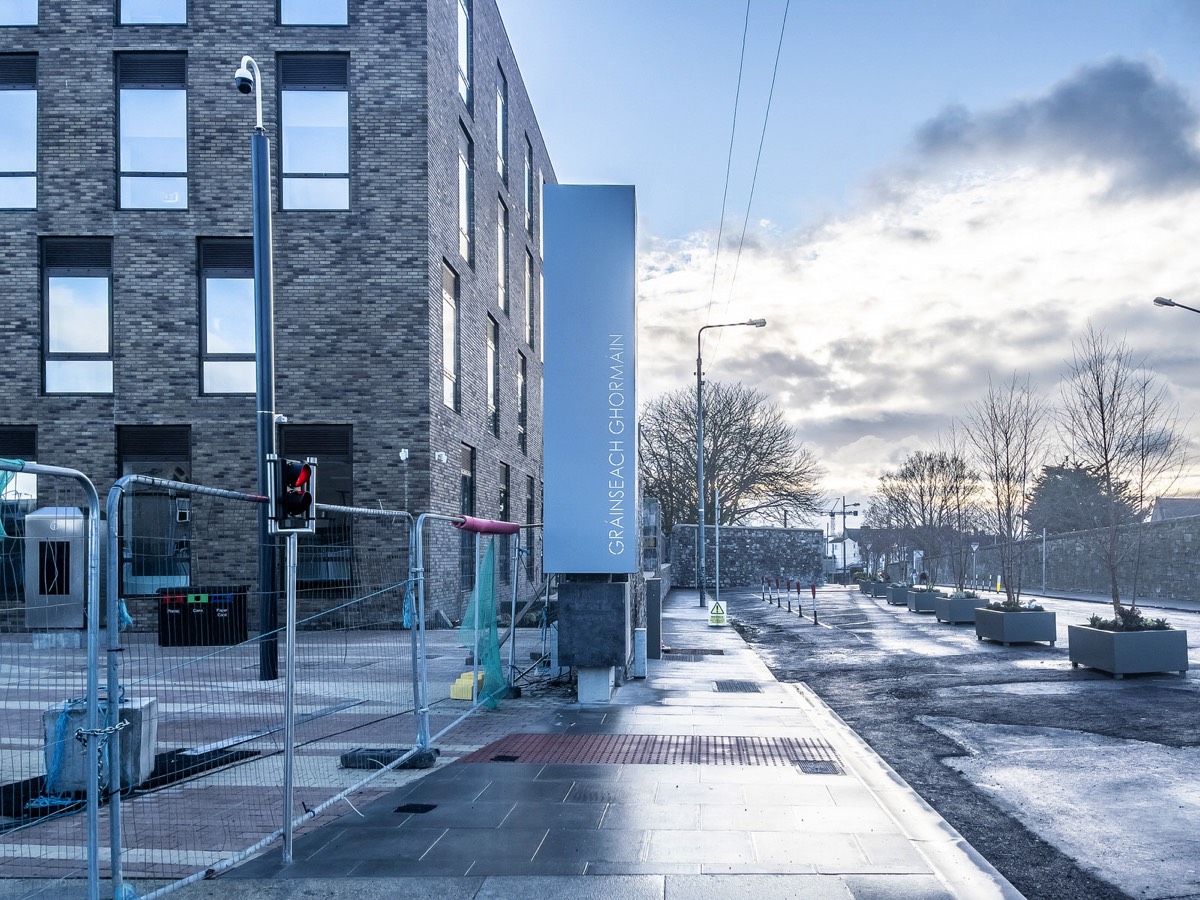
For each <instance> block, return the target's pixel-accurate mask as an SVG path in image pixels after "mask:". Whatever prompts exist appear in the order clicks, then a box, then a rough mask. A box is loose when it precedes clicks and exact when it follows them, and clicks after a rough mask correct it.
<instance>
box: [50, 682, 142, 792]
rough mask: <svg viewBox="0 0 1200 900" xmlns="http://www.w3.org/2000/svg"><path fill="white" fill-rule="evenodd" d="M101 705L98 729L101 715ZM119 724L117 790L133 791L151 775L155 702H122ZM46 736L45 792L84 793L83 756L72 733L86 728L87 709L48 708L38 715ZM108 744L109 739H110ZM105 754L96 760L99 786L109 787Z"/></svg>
mask: <svg viewBox="0 0 1200 900" xmlns="http://www.w3.org/2000/svg"><path fill="white" fill-rule="evenodd" d="M103 708H104V707H103V704H102V705H101V710H102V712H101V715H100V720H101V721H100V723H99V725H100V726H101V727H103V725H104V720H105V714H104V713H103ZM119 721H121V722H124V723H125V727H124V728H122V729H121V730H120V731H119V732H117V738H116V739H117V740H118V741H119V744H120V748H121V750H120V761H121V789H122V790H124V789H125V788H129V787H136V786H137V785H139V784H141V783H142V782H143V781H145V780H146V779H147V778H149V777H150V773H151V772H153V771H154V748H155V745H156V744H157V743H158V701H157V700H155V699H153V698H144V699H138V700H126V701H125V702H123V703H122V704H121V713H120V717H119ZM42 724H43V726H44V728H45V733H46V790H47V791H49V792H52V793H56V794H80V793H84V792H86V791H87V777H88V769H87V762H88V760H87V753H85V752H84V751H85V747H84V745H83V744H82V743H81V742H79V741H77V740H76V739H75V732H77V731H79V730H80V729H82V728H86V727H87V706H86V705H85V704H83V703H79V702H76V703H71V704H69V705H67V706H65V707H64V706H61V705H59V706H51V707H50V708H48V709H47V710H46V711H45V712H44V713H42ZM110 740H111V739H110ZM108 757H109V751H108V750H107V749H105V750H103V751H102V753H101V759H100V785H101V786H102V787H108V786H109V776H108V761H109V760H108Z"/></svg>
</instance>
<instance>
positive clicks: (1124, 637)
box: [1067, 625, 1188, 678]
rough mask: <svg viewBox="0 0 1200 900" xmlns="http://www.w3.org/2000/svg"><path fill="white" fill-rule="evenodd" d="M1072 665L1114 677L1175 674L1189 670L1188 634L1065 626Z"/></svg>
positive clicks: (1172, 631) (1180, 631) (1182, 632)
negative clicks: (1163, 673)
mask: <svg viewBox="0 0 1200 900" xmlns="http://www.w3.org/2000/svg"><path fill="white" fill-rule="evenodd" d="M1067 640H1068V650H1069V652H1070V657H1071V665H1072V666H1074V667H1076V668H1078V667H1079V666H1088V667H1089V668H1092V669H1099V670H1100V671H1101V672H1111V673H1112V675H1113V676H1114V677H1116V678H1121V677H1123V676H1125V675H1137V674H1141V673H1144V672H1178V673H1179V674H1180V675H1182V674H1184V673H1185V672H1186V671H1187V669H1188V650H1187V632H1186V631H1185V630H1183V629H1181V628H1172V629H1170V630H1167V631H1105V630H1103V629H1101V628H1091V627H1090V626H1087V625H1068V626H1067Z"/></svg>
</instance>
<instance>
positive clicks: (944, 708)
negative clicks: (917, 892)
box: [722, 586, 1200, 900]
mask: <svg viewBox="0 0 1200 900" xmlns="http://www.w3.org/2000/svg"><path fill="white" fill-rule="evenodd" d="M722 599H723V600H725V601H726V602H727V604H728V606H729V612H730V616H731V619H732V622H733V624H734V627H736V628H737V629H738V630H739V631H740V632H741V633H742V635H743V636H744V637H745V638H746V639H747V640H748V641H749V642H750V644H751V646H752V647H754V649H755V650H756V651H757V652H758V653H759V654H760V655H761V656H762V658H763V659H764V660H765V662H766V663H767V665H768V666H769V667H770V668H771V669H772V671H773V673H774V674H775V676H776V678H778V679H779V680H780V681H784V682H804V683H806V684H807V685H808V686H809V687H810V688H812V689H813V690H814V691H816V693H817V694H818V695H819V696H820V697H821V698H822V699H823V700H824V701H825V702H826V703H827V704H828V705H829V706H830V707H832V708H833V709H834V710H835V711H836V712H837V713H838V714H839V715H840V716H841V717H842V718H843V719H844V720H845V721H846V722H847V723H848V724H849V725H850V726H851V727H852V728H854V729H855V731H857V732H858V734H859V735H860V736H861V737H862V738H863V739H864V740H866V741H867V742H868V743H869V744H870V745H871V746H872V747H873V748H874V749H875V751H876V752H877V753H879V755H880V756H882V757H883V758H884V759H885V760H886V761H887V762H888V764H889V765H891V766H892V768H894V769H895V770H896V771H897V772H898V773H899V774H900V775H901V776H902V777H903V778H904V779H905V780H906V781H907V782H908V783H909V784H910V785H911V786H912V787H913V788H914V789H915V790H916V791H917V792H918V793H919V794H920V795H921V796H922V797H923V798H925V800H926V801H927V802H928V803H929V804H930V805H932V806H933V807H934V808H935V809H937V811H938V812H939V813H941V815H942V816H943V817H944V818H945V819H946V820H947V821H948V822H949V823H950V824H951V825H953V826H954V827H955V828H956V829H957V830H958V831H959V832H960V833H961V834H962V835H963V836H964V837H965V838H966V839H967V840H968V841H969V842H970V843H971V844H972V845H973V846H974V847H975V849H977V850H978V851H979V852H980V853H982V854H983V856H984V857H986V858H987V859H988V860H989V861H990V862H991V863H992V864H993V865H994V866H995V867H996V868H997V869H999V870H1000V872H1002V873H1003V874H1004V876H1005V877H1006V878H1008V879H1009V881H1011V882H1012V884H1013V885H1014V886H1015V887H1017V888H1018V889H1019V890H1020V891H1021V892H1022V893H1024V894H1025V896H1026V897H1028V898H1030V900H1040V898H1047V900H1050V898H1056V900H1057V898H1070V900H1110V898H1126V897H1138V898H1168V897H1170V898H1181V897H1200V873H1198V872H1197V867H1200V861H1198V860H1200V844H1197V843H1196V841H1197V840H1198V838H1197V837H1196V834H1197V828H1196V825H1197V821H1196V816H1197V815H1198V814H1200V807H1197V806H1196V801H1195V800H1194V799H1193V798H1195V797H1196V796H1197V795H1198V793H1200V783H1198V782H1200V772H1198V771H1197V770H1196V768H1194V762H1195V760H1196V759H1197V758H1198V757H1197V755H1196V751H1197V749H1198V748H1200V702H1198V701H1200V682H1198V679H1197V677H1196V675H1197V673H1196V670H1195V669H1193V670H1192V671H1191V672H1189V676H1188V677H1187V678H1180V677H1179V676H1178V675H1161V676H1160V675H1155V676H1130V677H1127V678H1125V679H1123V680H1120V681H1116V680H1114V679H1113V678H1112V677H1111V676H1109V675H1105V674H1102V673H1099V672H1094V671H1091V670H1087V669H1073V668H1072V667H1071V665H1070V662H1069V661H1068V659H1067V650H1066V646H1065V644H1066V641H1065V637H1066V635H1065V626H1066V624H1067V623H1072V622H1078V623H1082V622H1083V621H1084V620H1085V619H1086V618H1087V616H1088V615H1091V614H1092V613H1093V612H1095V611H1096V608H1095V607H1094V606H1093V605H1091V604H1086V603H1081V602H1076V601H1066V600H1053V601H1046V603H1045V605H1046V607H1047V608H1049V609H1054V610H1056V611H1057V612H1058V624H1059V628H1060V632H1061V634H1060V640H1059V642H1058V645H1057V646H1055V647H1051V646H1049V645H1047V644H1025V645H1014V646H1012V647H1003V646H1000V645H998V644H994V643H990V642H981V641H978V640H977V639H976V637H975V633H974V628H973V627H972V626H970V625H957V626H955V625H946V624H941V623H938V622H936V621H935V620H934V617H933V616H932V615H922V614H918V613H912V612H909V611H908V610H907V609H906V608H904V607H899V606H888V605H887V603H886V601H885V600H884V599H883V598H872V597H868V596H866V595H863V594H861V593H860V592H858V591H857V590H847V589H846V588H841V587H836V586H831V587H829V588H825V589H822V590H820V591H819V592H818V604H819V607H818V608H819V617H820V623H821V624H820V626H814V624H813V622H812V610H811V606H810V600H809V598H808V597H807V596H805V597H804V615H805V617H806V618H805V619H803V620H802V619H800V618H799V616H798V615H797V614H796V613H795V612H793V613H790V614H789V613H788V612H787V610H786V608H783V609H781V608H777V607H776V606H775V605H774V604H773V603H769V602H763V601H762V599H761V597H760V595H759V594H757V593H753V592H746V591H740V592H739V591H733V592H727V591H724V590H723V591H722ZM794 600H795V595H793V602H794ZM1170 618H1171V619H1172V621H1173V623H1174V624H1176V625H1179V626H1183V627H1189V628H1190V632H1189V633H1190V636H1191V638H1192V647H1193V649H1192V651H1191V652H1192V659H1193V665H1195V659H1196V655H1197V654H1196V650H1195V646H1196V638H1197V636H1198V633H1200V615H1197V614H1195V613H1188V612H1179V613H1173V614H1171V616H1170ZM1175 748H1180V749H1175ZM1180 752H1182V753H1183V754H1184V756H1178V755H1176V756H1170V754H1171V753H1175V754H1178V753H1180ZM1162 753H1167V754H1168V756H1167V761H1166V762H1165V763H1163V762H1160V761H1159V757H1158V756H1156V755H1155V754H1162ZM1022 754H1025V755H1024V756H1022ZM1155 766H1158V768H1157V769H1156V768H1154V767H1155ZM1081 767H1082V768H1081ZM1181 769H1186V771H1179V770H1181ZM1156 773H1158V774H1156ZM1109 806H1117V807H1120V808H1121V810H1122V811H1121V813H1119V814H1118V815H1117V816H1115V817H1114V818H1113V819H1112V820H1111V821H1110V820H1109V819H1108V817H1107V813H1106V808H1107V807H1109ZM1172 807H1174V809H1173V808H1172ZM1118 885H1119V886H1118Z"/></svg>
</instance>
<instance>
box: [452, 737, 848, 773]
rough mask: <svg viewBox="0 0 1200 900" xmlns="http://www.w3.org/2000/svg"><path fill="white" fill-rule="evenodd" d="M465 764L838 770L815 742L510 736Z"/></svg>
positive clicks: (831, 754) (830, 752)
mask: <svg viewBox="0 0 1200 900" xmlns="http://www.w3.org/2000/svg"><path fill="white" fill-rule="evenodd" d="M460 762H468V763H480V762H517V763H543V764H558V763H584V764H595V765H603V764H608V765H622V764H628V765H718V766H720V765H737V766H800V767H801V768H802V769H803V765H802V764H804V763H813V762H822V763H831V764H832V765H833V766H835V767H838V768H840V766H839V765H838V762H839V761H838V756H837V752H836V751H835V750H834V749H833V747H832V746H830V745H829V744H828V743H826V742H825V741H822V740H818V739H813V738H773V737H724V736H719V735H663V734H510V735H508V736H507V737H504V738H501V739H500V740H498V741H495V742H493V743H491V744H488V745H487V746H486V747H483V748H481V749H479V750H476V751H475V752H474V753H471V754H470V755H468V756H464V757H463V758H462V759H461V760H460Z"/></svg>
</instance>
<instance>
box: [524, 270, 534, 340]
mask: <svg viewBox="0 0 1200 900" xmlns="http://www.w3.org/2000/svg"><path fill="white" fill-rule="evenodd" d="M536 303H537V293H536V291H534V289H533V254H532V253H530V252H529V251H528V250H526V251H525V343H527V344H528V345H529V346H530V347H532V346H534V343H533V339H534V334H535V332H534V328H535V325H534V306H535V304H536Z"/></svg>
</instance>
